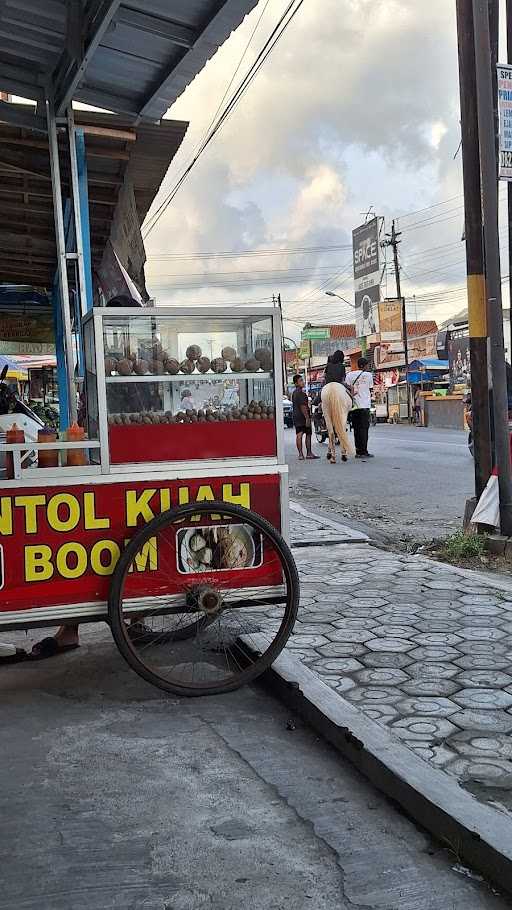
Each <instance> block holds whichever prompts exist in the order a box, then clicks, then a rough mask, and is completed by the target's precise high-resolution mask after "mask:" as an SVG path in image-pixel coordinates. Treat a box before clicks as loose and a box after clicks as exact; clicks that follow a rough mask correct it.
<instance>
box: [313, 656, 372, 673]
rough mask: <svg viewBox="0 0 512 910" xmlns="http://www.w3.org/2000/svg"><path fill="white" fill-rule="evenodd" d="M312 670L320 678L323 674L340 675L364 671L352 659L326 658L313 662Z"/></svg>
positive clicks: (356, 661) (361, 666) (362, 667)
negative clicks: (319, 675) (318, 674)
mask: <svg viewBox="0 0 512 910" xmlns="http://www.w3.org/2000/svg"><path fill="white" fill-rule="evenodd" d="M313 666H314V669H315V670H316V672H317V673H320V674H321V675H322V676H323V675H324V674H327V675H329V674H338V675H340V674H342V673H355V671H356V670H364V665H363V664H361V663H359V661H358V660H355V659H354V658H353V657H338V658H328V657H323V658H321V659H320V660H318V659H317V660H315V663H314V665H313Z"/></svg>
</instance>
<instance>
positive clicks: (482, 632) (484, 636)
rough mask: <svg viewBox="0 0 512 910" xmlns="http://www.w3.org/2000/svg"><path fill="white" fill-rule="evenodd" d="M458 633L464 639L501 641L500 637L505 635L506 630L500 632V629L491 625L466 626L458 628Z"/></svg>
mask: <svg viewBox="0 0 512 910" xmlns="http://www.w3.org/2000/svg"><path fill="white" fill-rule="evenodd" d="M459 635H460V636H461V637H462V638H464V639H465V640H466V641H501V639H502V638H506V637H507V633H506V632H502V631H501V629H497V628H494V627H492V626H489V625H488V626H487V627H486V628H485V627H483V626H476V627H473V628H472V627H471V626H466V627H465V628H463V629H460V631H459Z"/></svg>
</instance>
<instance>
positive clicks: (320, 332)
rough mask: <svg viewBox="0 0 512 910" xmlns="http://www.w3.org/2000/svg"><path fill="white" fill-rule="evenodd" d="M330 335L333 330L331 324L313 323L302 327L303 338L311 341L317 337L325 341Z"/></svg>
mask: <svg viewBox="0 0 512 910" xmlns="http://www.w3.org/2000/svg"><path fill="white" fill-rule="evenodd" d="M330 337H331V330H330V328H329V326H321V325H312V326H309V327H306V328H305V329H302V338H303V339H306V340H309V341H313V340H315V339H318V340H320V341H325V339H327V338H330Z"/></svg>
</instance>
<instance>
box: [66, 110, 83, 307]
mask: <svg viewBox="0 0 512 910" xmlns="http://www.w3.org/2000/svg"><path fill="white" fill-rule="evenodd" d="M67 119H68V140H69V161H70V165H71V195H72V200H73V216H74V220H75V245H76V246H75V249H76V253H77V261H78V288H79V292H80V312H81V314H82V316H84V315H85V313H86V312H87V282H86V278H85V267H84V247H83V235H82V213H81V211H80V185H79V178H78V161H77V157H76V140H75V120H74V117H73V109H72V107H69V108H68V114H67Z"/></svg>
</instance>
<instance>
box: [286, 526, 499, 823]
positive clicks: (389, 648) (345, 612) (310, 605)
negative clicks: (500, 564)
mask: <svg viewBox="0 0 512 910" xmlns="http://www.w3.org/2000/svg"><path fill="white" fill-rule="evenodd" d="M294 521H295V519H294ZM295 557H296V560H297V563H298V566H299V570H300V574H301V584H302V598H301V609H300V614H299V621H298V623H297V625H296V629H295V633H294V635H293V637H292V638H291V640H290V642H289V645H288V651H289V653H290V654H293V656H294V657H296V658H299V659H300V660H301V661H302V662H303V663H304V664H305V665H306V666H307V667H308V668H309V669H310V670H312V671H314V673H315V674H317V675H318V677H319V678H320V679H321V680H322V681H323V682H324V683H327V685H328V686H330V687H331V688H332V689H333V690H335V691H336V692H337V693H339V695H341V696H342V697H343V698H344V699H347V701H349V702H350V703H351V704H352V705H353V706H354V707H357V708H358V709H359V710H360V711H362V712H363V713H364V714H365V715H367V716H368V717H370V718H372V719H373V720H375V721H377V722H378V723H379V724H382V725H384V726H386V727H387V728H388V729H389V730H390V731H391V733H392V735H393V736H394V737H396V738H397V740H399V741H400V742H401V743H402V744H403V745H406V746H407V747H408V748H409V749H410V750H411V751H412V752H413V753H414V754H415V755H416V756H419V757H420V758H421V759H423V760H424V761H425V762H429V763H430V764H431V765H433V766H434V767H435V768H438V769H442V770H443V771H445V772H446V773H447V774H449V775H452V776H453V777H455V778H456V779H457V780H458V781H459V783H460V784H461V786H462V787H463V788H465V789H466V790H467V791H469V792H470V793H473V794H474V795H475V796H476V797H477V798H478V799H479V800H480V801H481V802H484V803H487V804H489V805H492V806H494V807H496V808H497V809H498V810H499V811H501V812H503V813H507V814H508V813H512V737H511V735H510V734H511V733H512V585H510V583H509V591H507V590H506V588H505V590H503V591H500V590H499V589H498V588H497V587H496V584H498V583H499V582H496V581H494V582H493V581H491V580H489V581H486V580H485V578H484V576H483V575H482V574H481V573H471V572H462V571H461V570H452V569H451V568H450V567H448V566H446V567H445V566H442V565H439V564H436V563H434V562H432V561H430V560H428V559H426V558H425V557H422V556H411V555H398V554H394V553H389V552H385V551H382V550H379V549H377V548H375V547H373V546H371V545H369V544H366V543H348V544H339V545H338V544H335V545H332V546H317V547H314V546H313V547H307V548H304V549H296V550H295ZM511 837H512V828H511Z"/></svg>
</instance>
